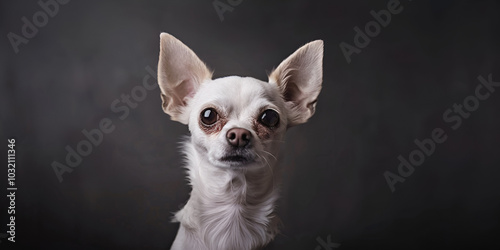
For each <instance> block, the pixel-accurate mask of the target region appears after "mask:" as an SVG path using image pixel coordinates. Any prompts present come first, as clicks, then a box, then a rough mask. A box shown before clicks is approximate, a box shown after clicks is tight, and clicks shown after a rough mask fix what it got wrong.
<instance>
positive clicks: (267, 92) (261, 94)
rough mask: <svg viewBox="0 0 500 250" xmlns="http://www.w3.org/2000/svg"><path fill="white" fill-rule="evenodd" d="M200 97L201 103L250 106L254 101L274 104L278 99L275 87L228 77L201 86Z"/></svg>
mask: <svg viewBox="0 0 500 250" xmlns="http://www.w3.org/2000/svg"><path fill="white" fill-rule="evenodd" d="M198 93H199V94H200V96H197V99H200V100H199V101H202V102H205V103H206V102H215V103H219V102H222V103H225V104H231V103H237V104H239V105H243V106H245V105H251V104H253V103H255V102H256V101H257V102H258V101H260V102H266V101H267V102H274V101H275V100H277V99H278V98H277V97H279V93H278V89H277V86H274V85H273V84H271V83H268V82H264V81H261V80H258V79H255V78H252V77H240V76H228V77H223V78H217V79H215V80H211V81H209V82H206V83H204V84H202V86H201V88H200V91H198Z"/></svg>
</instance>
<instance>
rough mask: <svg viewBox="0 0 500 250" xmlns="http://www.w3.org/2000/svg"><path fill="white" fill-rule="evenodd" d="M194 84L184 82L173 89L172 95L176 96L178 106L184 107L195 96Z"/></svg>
mask: <svg viewBox="0 0 500 250" xmlns="http://www.w3.org/2000/svg"><path fill="white" fill-rule="evenodd" d="M193 84H194V83H193V81H192V80H184V81H182V82H181V83H179V84H178V85H177V86H176V87H175V88H174V89H173V91H172V92H173V93H172V94H173V95H175V99H177V102H179V103H178V104H181V105H182V106H184V105H186V104H187V100H188V99H190V98H192V97H193V96H194V94H195V88H194V85H193Z"/></svg>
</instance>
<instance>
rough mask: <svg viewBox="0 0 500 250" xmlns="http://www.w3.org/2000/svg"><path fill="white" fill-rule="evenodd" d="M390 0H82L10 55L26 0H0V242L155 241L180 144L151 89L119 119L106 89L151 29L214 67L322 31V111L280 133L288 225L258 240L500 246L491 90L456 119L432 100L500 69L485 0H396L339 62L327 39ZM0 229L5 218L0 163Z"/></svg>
mask: <svg viewBox="0 0 500 250" xmlns="http://www.w3.org/2000/svg"><path fill="white" fill-rule="evenodd" d="M222 2H225V1H222ZM387 2H388V0H384V1H369V3H368V1H347V0H346V1H263V0H261V1H250V0H243V2H242V3H241V4H240V5H238V6H236V7H235V8H234V10H233V11H232V12H227V13H225V15H224V17H225V19H224V21H222V22H221V21H220V20H219V18H218V16H217V13H216V11H215V10H214V8H213V6H212V1H211V0H205V1H196V2H194V1H166V0H161V1H76V0H73V1H71V2H70V3H68V4H67V5H64V6H61V7H60V10H59V13H58V14H57V15H56V16H55V17H53V18H50V20H49V23H48V24H47V25H46V26H45V27H43V28H40V30H39V32H38V34H37V35H36V36H35V37H34V38H32V39H30V41H29V43H28V44H25V45H21V46H20V51H19V53H17V54H16V53H14V52H13V49H12V47H11V46H10V44H9V42H8V39H7V33H8V32H14V33H16V34H20V31H21V25H22V22H21V17H23V16H26V17H28V18H31V17H32V16H33V14H34V13H35V12H37V11H39V10H40V7H39V6H38V4H37V3H36V2H35V1H14V0H11V1H2V2H1V3H0V11H1V14H0V18H1V19H0V20H1V21H0V24H1V25H0V34H2V37H3V38H2V39H1V41H2V44H1V46H0V49H1V53H0V54H1V57H0V64H1V67H0V80H1V85H0V110H1V125H0V128H1V129H0V133H1V134H0V135H1V136H0V137H1V138H2V141H3V142H2V143H4V144H5V146H3V147H2V148H4V149H5V150H3V152H2V153H1V157H3V158H2V159H4V160H2V162H4V163H2V164H4V165H5V166H6V165H7V164H6V163H5V162H6V160H5V157H6V154H7V152H6V151H7V150H6V144H7V142H6V140H5V139H6V138H11V137H14V138H16V140H17V148H16V149H17V157H18V158H17V186H18V188H19V191H18V192H17V203H16V204H17V222H16V223H17V231H16V232H17V237H16V240H17V243H16V244H15V245H13V244H11V243H10V242H7V241H6V239H1V240H2V241H3V242H2V243H0V248H2V249H7V247H12V246H18V247H20V246H31V247H32V248H45V249H167V248H168V247H169V246H170V244H171V242H172V241H173V238H174V236H175V233H176V230H177V227H178V225H177V224H172V223H170V222H169V220H170V217H171V215H172V214H171V213H172V212H174V211H176V210H178V208H179V207H180V206H181V205H182V204H183V203H184V202H185V201H186V200H187V199H188V192H189V188H188V185H187V183H186V181H185V174H184V170H183V169H182V168H181V161H182V158H181V156H180V154H179V152H178V148H177V147H178V142H179V141H180V138H181V136H182V135H186V134H187V133H188V131H187V128H186V127H185V126H183V125H181V124H179V123H176V122H172V121H170V119H169V117H168V116H167V115H166V114H164V113H163V111H162V109H161V107H160V104H161V100H160V97H159V95H160V94H159V89H156V90H153V91H150V92H148V96H147V98H146V100H145V101H143V102H141V103H140V104H139V105H138V107H137V108H136V109H133V110H131V113H130V115H129V116H128V117H127V118H126V119H125V120H123V121H122V120H120V119H119V118H118V114H116V113H114V112H112V111H111V109H110V104H111V103H112V102H113V100H115V99H117V98H120V95H121V94H122V93H126V94H128V93H130V91H131V89H132V88H133V87H134V86H136V85H139V84H141V82H142V78H143V77H144V76H145V75H147V71H146V70H145V67H146V66H151V67H152V68H156V65H157V59H158V51H159V34H160V32H162V31H164V32H169V33H171V34H173V35H174V36H176V37H178V38H179V39H180V40H182V41H183V42H184V43H185V44H187V45H188V46H189V47H191V48H192V49H193V50H194V51H195V52H196V53H197V54H198V56H199V57H200V58H201V59H202V60H204V61H205V62H206V63H207V64H208V65H209V66H210V67H211V69H214V70H215V77H220V76H226V75H242V76H253V77H256V78H259V79H262V80H265V79H267V73H269V72H270V71H271V69H272V68H273V67H275V66H277V65H278V64H279V63H280V62H281V61H282V60H283V59H284V58H286V57H287V56H288V55H289V54H291V53H292V52H293V51H294V50H295V49H297V48H299V47H300V46H301V45H303V44H304V43H306V42H308V41H311V40H314V39H323V40H324V41H325V56H324V83H323V86H324V87H323V90H322V92H321V95H320V98H319V102H318V106H317V113H316V114H315V116H314V117H313V118H312V119H311V120H310V122H309V123H307V124H305V125H302V126H299V127H295V128H292V129H291V130H290V131H289V132H288V134H287V137H286V141H287V143H286V144H285V145H284V147H283V152H284V154H282V164H283V165H285V166H286V167H285V171H284V173H283V179H284V183H283V191H282V198H281V199H280V201H279V203H278V213H279V216H280V217H281V219H282V220H283V224H284V226H283V229H282V233H281V234H280V235H279V236H278V237H277V238H276V240H275V241H274V242H273V243H272V244H271V245H270V246H269V247H268V249H315V247H316V246H319V243H318V241H317V239H318V238H321V239H323V240H326V239H327V237H328V236H330V237H331V240H332V241H335V242H337V243H340V244H341V246H340V249H381V248H384V249H433V248H438V247H454V248H462V247H471V248H474V249H476V248H486V247H492V248H493V247H495V246H496V247H499V245H500V243H499V241H498V240H496V239H495V238H497V237H498V235H499V233H500V230H499V229H500V227H499V223H500V217H499V215H500V199H499V198H500V184H499V181H498V178H499V177H500V175H499V174H500V168H499V162H500V156H499V155H500V154H499V151H500V132H499V128H500V119H499V111H500V109H499V107H500V91H497V92H495V93H493V94H491V96H490V98H489V99H488V100H486V101H482V102H481V103H480V106H479V108H478V109H477V110H476V111H475V112H473V113H472V115H471V116H470V118H468V119H466V120H464V121H463V124H462V126H461V127H460V128H459V129H457V130H455V131H453V130H451V129H450V126H449V125H450V124H448V123H445V122H444V121H443V119H442V114H443V112H444V111H445V110H446V109H448V108H450V107H452V105H453V104H454V103H461V102H462V101H463V100H464V98H465V97H466V96H469V95H472V94H474V89H475V87H476V86H477V84H478V83H479V81H478V80H477V77H478V76H479V75H483V76H487V75H488V74H493V79H494V80H496V81H500V71H499V68H500V59H499V55H500V53H499V52H500V32H499V31H500V18H499V14H498V13H499V12H500V4H499V3H498V2H497V1H451V0H449V1H417V0H414V1H411V2H409V1H407V0H402V1H401V5H402V6H403V8H404V9H403V11H402V12H401V13H400V14H398V15H393V16H392V20H391V23H390V24H389V25H388V26H387V27H386V28H383V29H382V30H381V32H380V34H379V35H378V36H377V37H375V38H373V39H372V41H371V43H370V44H369V45H368V46H367V47H366V48H364V49H362V52H361V53H360V54H357V55H356V54H355V55H353V56H352V62H351V63H350V64H348V63H347V62H346V60H345V58H344V56H343V55H342V52H341V51H340V48H339V43H340V42H342V41H344V42H348V43H350V44H352V39H353V37H354V30H353V28H354V27H355V26H360V27H364V25H365V24H366V23H367V22H368V21H371V20H373V18H372V16H371V15H370V14H369V12H370V11H371V10H375V11H378V10H381V9H385V8H386V4H387ZM105 117H108V118H110V119H111V120H112V121H113V124H114V125H115V126H116V129H115V131H114V132H112V133H110V134H108V135H105V137H104V141H103V143H102V144H101V145H99V146H98V147H95V148H94V149H93V152H92V153H91V155H89V156H87V157H84V159H83V162H82V164H80V165H79V166H78V167H76V168H75V169H74V171H73V172H72V173H69V174H65V175H64V181H63V182H62V183H59V182H58V180H57V178H56V176H55V174H54V171H53V170H52V167H51V163H52V162H53V161H58V162H64V157H65V155H66V150H65V146H66V145H70V146H71V147H73V148H74V147H75V146H76V144H77V143H78V142H79V141H80V140H82V139H84V136H83V135H82V133H81V131H82V130H83V129H87V130H90V129H94V128H96V127H98V123H99V121H100V120H101V119H102V118H105ZM436 127H441V128H443V129H445V131H446V133H447V135H448V139H447V141H446V142H445V143H443V144H440V145H438V146H437V148H436V152H435V153H434V154H433V155H431V156H430V157H428V158H427V159H426V161H425V162H424V164H422V165H421V166H419V167H417V168H416V169H415V172H414V173H413V174H412V175H411V176H410V177H408V178H407V180H406V181H405V182H404V183H399V184H397V185H396V191H395V192H394V193H391V191H390V189H389V187H388V185H387V183H386V181H385V179H384V177H383V173H384V172H385V171H392V172H397V165H398V160H397V156H398V155H400V154H401V155H403V156H404V157H405V158H407V157H408V154H409V153H410V152H411V151H412V150H414V149H415V148H416V146H415V144H414V143H413V141H414V140H415V139H424V138H428V137H429V136H430V134H431V131H432V129H434V128H436ZM2 169H4V171H2V173H5V174H1V175H0V187H1V188H0V190H1V191H0V194H1V196H2V197H3V198H2V199H1V200H0V201H1V202H0V205H1V206H0V214H1V216H0V218H1V220H0V225H3V226H0V233H2V232H4V231H6V230H5V228H6V227H5V225H6V224H7V223H8V221H7V209H6V207H7V200H6V199H5V194H6V193H5V192H6V191H5V188H3V187H5V186H6V178H7V177H6V170H5V169H6V168H4V167H2Z"/></svg>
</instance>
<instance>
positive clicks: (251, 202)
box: [175, 141, 279, 249]
mask: <svg viewBox="0 0 500 250" xmlns="http://www.w3.org/2000/svg"><path fill="white" fill-rule="evenodd" d="M184 151H185V153H186V156H187V169H188V174H189V180H190V182H191V185H192V191H191V197H190V199H189V201H188V202H187V204H186V205H185V206H184V208H183V209H182V210H181V211H179V212H178V213H177V214H176V216H175V218H176V219H177V220H178V221H179V222H180V223H181V224H182V225H183V226H184V227H185V228H186V230H188V231H191V232H192V233H193V234H195V235H197V236H198V237H200V238H201V239H203V241H204V242H205V243H209V244H210V246H208V247H209V248H211V249H212V248H213V249H227V248H228V247H233V248H235V249H253V248H256V247H259V246H263V245H265V244H267V243H268V242H269V241H270V240H272V238H273V237H274V236H275V234H276V233H277V224H278V223H277V222H278V219H277V217H276V216H275V215H274V214H273V210H274V203H275V201H276V199H277V198H278V181H279V180H277V179H276V178H277V176H279V174H276V173H273V171H274V169H273V167H274V166H267V165H266V166H263V167H259V168H252V169H221V168H218V167H215V166H212V165H211V164H210V163H209V162H208V161H207V160H206V158H205V157H203V156H202V155H201V154H200V153H199V152H198V151H197V150H196V149H195V146H194V145H193V144H192V142H190V141H188V142H186V143H185V147H184ZM273 164H275V163H273Z"/></svg>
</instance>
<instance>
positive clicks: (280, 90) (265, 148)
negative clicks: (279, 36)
mask: <svg viewBox="0 0 500 250" xmlns="http://www.w3.org/2000/svg"><path fill="white" fill-rule="evenodd" d="M322 64H323V41H321V40H316V41H313V42H310V43H308V44H306V45H304V46H302V47H301V48H299V49H298V50H297V51H295V52H294V53H293V54H292V55H290V56H289V57H288V58H287V59H285V60H284V61H283V62H282V63H281V64H280V65H279V66H278V67H277V68H276V69H274V70H273V71H272V73H271V74H270V75H269V81H268V82H264V81H261V80H257V79H255V78H252V77H239V76H228V77H222V78H218V79H212V72H211V71H210V70H209V69H208V68H207V66H206V65H205V64H204V63H203V62H202V61H201V60H200V59H199V58H198V57H197V56H196V54H195V53H194V52H193V51H192V50H191V49H189V48H188V47H187V46H186V45H184V44H183V43H182V42H181V41H179V40H178V39H176V38H175V37H173V36H172V35H170V34H167V33H161V35H160V57H159V62H158V84H159V85H160V89H161V98H162V107H163V111H165V113H167V114H168V115H170V117H171V119H172V120H174V121H178V122H181V123H183V124H186V125H187V126H188V127H189V131H190V133H191V136H190V137H188V138H187V139H186V141H185V142H184V143H183V152H184V154H185V161H186V162H185V166H186V168H187V172H188V180H189V182H190V184H191V186H192V191H191V196H190V198H189V200H188V201H187V203H186V204H185V205H184V207H183V208H182V209H181V210H180V211H178V212H177V213H176V214H175V216H174V219H173V221H174V222H180V227H179V231H178V232H177V236H176V238H175V240H174V242H173V245H172V249H188V250H195V249H217V250H219V249H238V250H240V249H259V248H262V247H264V246H265V245H267V244H268V243H269V242H270V241H271V240H272V239H273V238H274V236H275V235H276V234H277V232H278V224H279V220H278V217H277V216H276V214H275V213H274V208H275V202H276V200H277V198H278V191H279V174H275V173H276V172H279V169H278V166H277V165H278V164H277V154H278V151H279V148H280V143H281V142H282V140H283V137H284V134H285V132H286V130H287V129H288V128H290V127H292V126H295V125H298V124H301V123H305V122H306V121H307V120H308V119H309V118H310V117H311V116H312V115H313V114H314V111H315V107H316V100H317V97H318V95H319V92H320V90H321V83H322V81H323V65H322Z"/></svg>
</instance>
